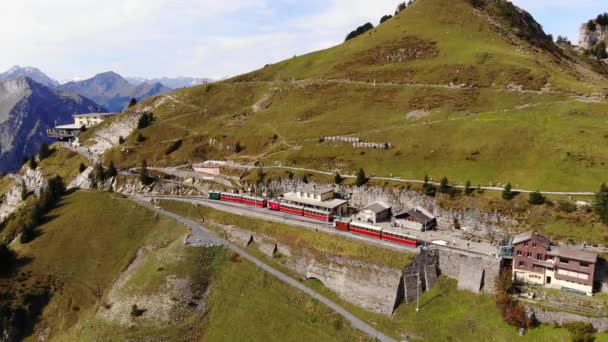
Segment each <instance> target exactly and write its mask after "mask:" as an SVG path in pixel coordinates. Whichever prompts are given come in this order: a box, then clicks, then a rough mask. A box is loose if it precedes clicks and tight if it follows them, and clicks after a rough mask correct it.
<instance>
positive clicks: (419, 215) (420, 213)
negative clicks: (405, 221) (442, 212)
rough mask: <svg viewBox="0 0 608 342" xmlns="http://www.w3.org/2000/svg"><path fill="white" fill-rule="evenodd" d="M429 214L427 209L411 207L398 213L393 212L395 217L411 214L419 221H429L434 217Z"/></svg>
mask: <svg viewBox="0 0 608 342" xmlns="http://www.w3.org/2000/svg"><path fill="white" fill-rule="evenodd" d="M429 214H430V213H429V212H428V211H426V210H422V209H421V208H413V209H409V210H405V211H402V212H399V213H397V214H395V217H399V216H403V215H407V216H411V217H413V218H415V219H416V220H418V221H419V222H429V221H432V220H433V219H434V218H435V217H434V216H432V215H429Z"/></svg>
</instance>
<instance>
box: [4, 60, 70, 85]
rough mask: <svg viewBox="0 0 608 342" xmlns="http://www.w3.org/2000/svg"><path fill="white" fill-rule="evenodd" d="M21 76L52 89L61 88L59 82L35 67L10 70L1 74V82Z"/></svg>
mask: <svg viewBox="0 0 608 342" xmlns="http://www.w3.org/2000/svg"><path fill="white" fill-rule="evenodd" d="M21 76H23V77H28V78H31V79H32V80H34V81H36V82H38V83H40V84H42V85H45V86H47V87H50V88H55V87H58V86H59V82H57V81H55V80H54V79H52V78H50V77H48V76H47V75H46V74H45V73H43V72H42V71H40V69H38V68H34V67H25V68H22V67H20V66H18V65H16V66H14V67H12V68H10V69H9V70H8V71H6V72H4V73H1V74H0V81H7V80H12V79H15V78H17V77H21Z"/></svg>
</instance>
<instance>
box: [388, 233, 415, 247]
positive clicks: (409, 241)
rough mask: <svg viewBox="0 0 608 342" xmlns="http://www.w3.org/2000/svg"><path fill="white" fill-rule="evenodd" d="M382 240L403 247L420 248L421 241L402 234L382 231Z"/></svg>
mask: <svg viewBox="0 0 608 342" xmlns="http://www.w3.org/2000/svg"><path fill="white" fill-rule="evenodd" d="M382 240H386V241H391V242H396V243H399V244H402V245H408V246H412V247H418V245H419V244H420V241H419V240H418V239H416V238H415V237H412V236H408V235H407V234H404V233H401V232H393V231H387V230H383V231H382Z"/></svg>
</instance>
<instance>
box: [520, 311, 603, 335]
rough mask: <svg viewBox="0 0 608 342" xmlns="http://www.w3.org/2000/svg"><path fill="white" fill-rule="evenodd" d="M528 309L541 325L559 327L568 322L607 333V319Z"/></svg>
mask: <svg viewBox="0 0 608 342" xmlns="http://www.w3.org/2000/svg"><path fill="white" fill-rule="evenodd" d="M529 309H531V310H533V311H534V314H535V315H536V319H538V321H539V322H541V323H546V324H560V325H561V324H564V323H569V322H586V323H591V324H592V325H593V327H594V328H595V329H597V331H598V332H607V331H608V318H600V317H586V316H579V315H575V314H571V313H567V312H558V311H548V310H543V309H540V308H537V307H535V306H532V307H529Z"/></svg>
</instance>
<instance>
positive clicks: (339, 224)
mask: <svg viewBox="0 0 608 342" xmlns="http://www.w3.org/2000/svg"><path fill="white" fill-rule="evenodd" d="M349 223H350V221H342V220H336V221H334V227H336V229H337V230H343V231H345V232H347V231H349V228H348V224H349Z"/></svg>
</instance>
